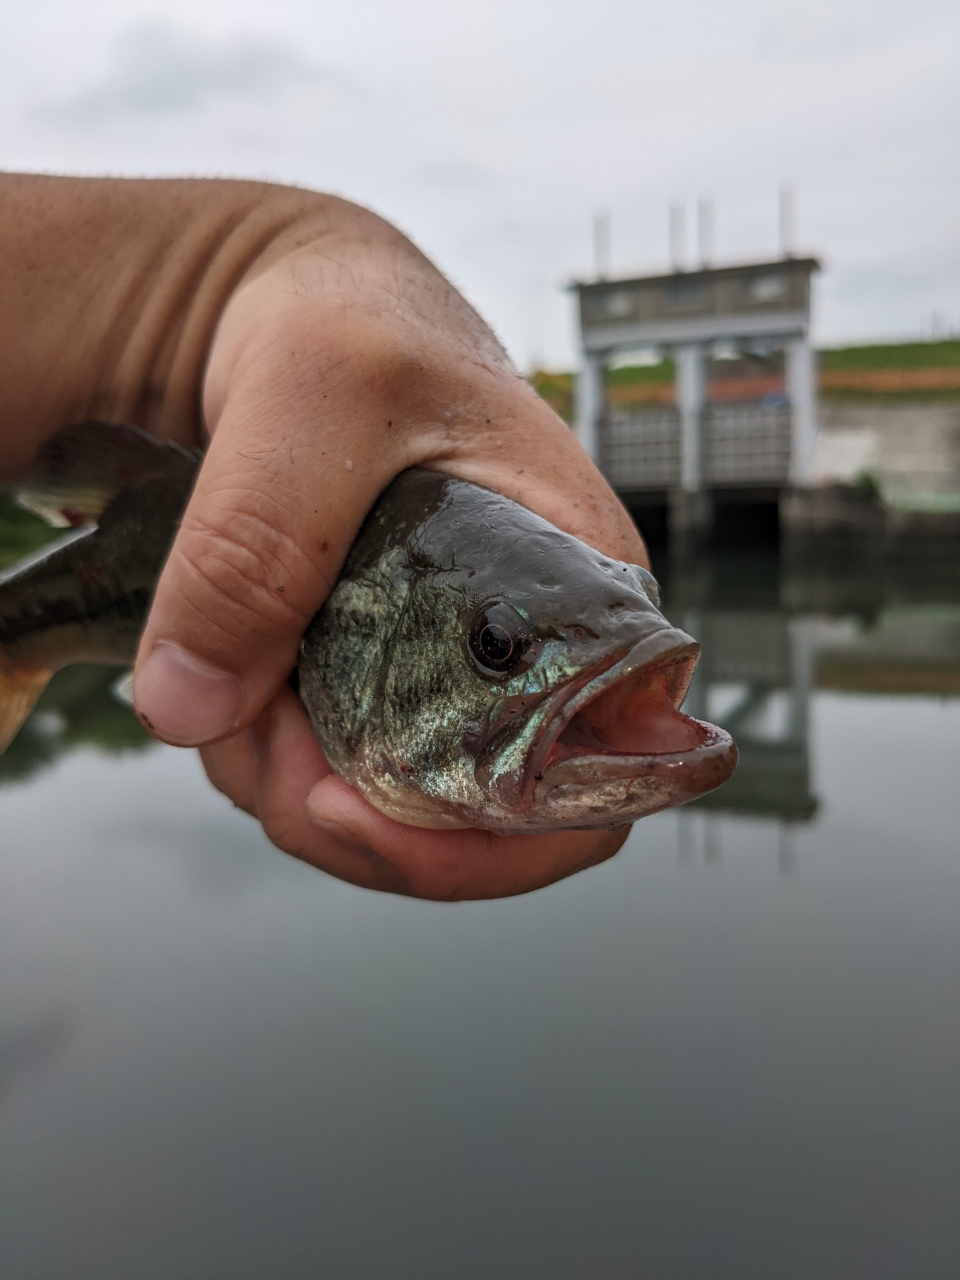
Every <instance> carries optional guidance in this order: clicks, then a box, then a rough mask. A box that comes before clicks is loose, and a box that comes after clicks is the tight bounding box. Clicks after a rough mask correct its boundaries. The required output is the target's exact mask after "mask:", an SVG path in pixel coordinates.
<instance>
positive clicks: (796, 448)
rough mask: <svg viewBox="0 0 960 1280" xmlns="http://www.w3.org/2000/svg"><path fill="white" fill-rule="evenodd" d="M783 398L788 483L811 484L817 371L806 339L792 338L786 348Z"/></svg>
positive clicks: (815, 419) (815, 422)
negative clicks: (786, 410)
mask: <svg viewBox="0 0 960 1280" xmlns="http://www.w3.org/2000/svg"><path fill="white" fill-rule="evenodd" d="M786 366H787V367H786V383H787V398H788V399H789V401H790V483H791V484H795V485H808V484H810V482H811V481H812V480H813V451H814V448H815V447H816V443H817V381H816V379H817V371H816V358H815V356H814V352H813V349H812V347H811V346H810V339H809V337H808V336H807V335H806V334H804V336H803V337H801V338H793V339H791V341H790V342H788V343H787V347H786Z"/></svg>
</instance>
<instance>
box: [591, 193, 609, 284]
mask: <svg viewBox="0 0 960 1280" xmlns="http://www.w3.org/2000/svg"><path fill="white" fill-rule="evenodd" d="M610 243H611V234H610V213H609V211H607V210H603V211H602V212H599V213H595V214H594V215H593V259H594V266H595V268H596V273H597V279H598V280H606V278H607V276H608V275H609V274H610V261H611V253H610Z"/></svg>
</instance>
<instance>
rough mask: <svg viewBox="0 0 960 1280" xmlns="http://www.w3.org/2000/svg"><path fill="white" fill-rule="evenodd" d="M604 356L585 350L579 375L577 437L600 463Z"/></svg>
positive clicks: (595, 460)
mask: <svg viewBox="0 0 960 1280" xmlns="http://www.w3.org/2000/svg"><path fill="white" fill-rule="evenodd" d="M603 364H604V360H603V356H602V355H601V354H597V353H596V352H592V351H585V352H584V355H583V364H582V365H581V367H580V373H579V375H578V377H577V388H576V390H577V413H576V424H577V439H578V440H579V441H580V443H581V445H582V446H583V448H584V449H585V450H586V451H587V453H588V454H589V455H590V457H591V458H592V459H593V460H594V462H596V463H597V464H598V465H599V463H600V419H601V417H602V414H603Z"/></svg>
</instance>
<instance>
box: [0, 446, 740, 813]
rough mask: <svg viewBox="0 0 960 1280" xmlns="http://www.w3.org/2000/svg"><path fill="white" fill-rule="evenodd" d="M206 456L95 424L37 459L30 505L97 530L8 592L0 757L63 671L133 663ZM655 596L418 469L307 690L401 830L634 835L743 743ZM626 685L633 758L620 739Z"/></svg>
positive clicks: (325, 616) (304, 648)
mask: <svg viewBox="0 0 960 1280" xmlns="http://www.w3.org/2000/svg"><path fill="white" fill-rule="evenodd" d="M198 462H199V457H198V455H196V454H190V453H188V452H187V451H185V450H182V449H180V448H178V447H177V446H175V445H170V444H166V443H163V442H159V441H157V440H155V439H154V438H153V437H150V436H147V435H146V434H145V433H143V432H140V431H138V430H137V429H136V428H129V427H114V426H109V425H104V424H99V423H87V424H80V425H78V426H76V427H72V428H68V429H66V430H65V431H63V432H61V433H60V434H59V435H58V436H57V437H55V438H54V440H53V441H51V442H50V444H49V445H48V446H46V448H45V450H44V451H43V452H42V453H41V455H40V457H39V458H38V462H37V469H36V474H35V476H34V477H33V479H32V481H31V483H30V484H29V485H28V487H27V489H26V490H25V491H24V493H23V495H22V498H23V502H24V505H27V506H29V507H31V509H33V510H37V511H40V512H42V513H43V514H45V515H47V516H48V517H52V518H53V519H56V520H58V521H59V522H60V523H73V524H78V523H82V522H84V521H88V522H90V521H96V525H95V526H93V525H92V524H91V526H90V527H88V528H85V529H82V530H80V531H79V532H77V533H75V534H73V535H69V536H68V539H67V540H65V541H64V542H62V543H61V544H58V545H57V546H55V547H53V548H52V549H50V550H48V551H47V552H45V553H42V554H41V555H40V556H39V557H36V558H33V559H32V560H30V561H28V562H26V563H24V564H22V565H21V566H18V567H17V568H15V569H14V570H13V571H11V572H10V573H8V574H7V575H5V577H4V578H3V579H2V580H0V750H2V749H3V748H4V747H5V746H6V745H7V742H9V741H10V739H11V738H12V736H13V735H14V734H15V733H16V731H17V729H18V728H19V725H20V724H21V723H22V721H23V719H25V717H26V715H27V714H28V713H29V710H30V707H31V706H32V705H33V703H34V702H35V700H36V697H38V696H39V693H40V692H41V691H42V689H43V687H44V685H45V684H46V682H47V680H48V679H49V678H50V675H51V673H52V672H53V671H54V670H56V669H58V668H59V667H61V666H66V665H70V664H72V663H75V662H94V661H95V662H117V663H123V664H129V663H131V662H132V661H133V659H134V656H135V654H136V649H137V644H138V641H139V636H140V634H141V631H142V627H143V624H144V621H145V618H146V614H147V610H148V608H149V603H150V600H151V598H152V594H153V590H154V587H155V584H156V580H157V578H158V576H159V573H160V571H161V569H162V567H163V563H164V561H165V559H166V556H167V553H168V551H169V547H170V545H171V543H172V541H173V538H174V536H175V534H176V530H177V528H178V526H179V521H180V518H181V514H182V511H183V509H184V507H185V505H186V502H187V500H188V498H189V494H190V492H191V489H192V486H193V483H194V479H195V474H196V469H197V466H198ZM656 597H657V588H656V584H655V582H654V579H653V578H652V575H650V574H649V573H648V572H647V571H646V570H644V569H641V568H639V567H638V566H635V565H626V564H623V563H621V562H619V561H615V560H612V559H610V558H609V557H607V556H604V555H602V554H601V553H600V552H597V551H594V550H593V549H591V548H589V547H587V546H586V545H585V544H584V543H582V542H580V541H579V540H578V539H576V538H573V537H571V536H570V535H568V534H564V533H562V532H561V531H560V530H558V529H557V528H555V527H554V526H552V525H550V524H549V523H547V522H546V521H545V520H543V519H541V518H540V517H539V516H536V515H535V514H534V513H533V512H531V511H529V510H527V509H526V508H524V507H522V506H520V505H519V504H517V503H515V502H512V501H511V500H510V499H508V498H505V497H503V496H502V495H499V494H496V493H493V492H491V491H489V490H487V489H483V488H481V487H480V486H477V485H474V484H470V483H468V482H466V481H463V480H458V479H454V478H452V477H449V476H444V475H442V474H440V473H437V472H431V471H424V470H411V471H408V472H404V473H403V474H402V475H401V476H399V477H398V478H397V479H396V480H395V481H394V482H393V483H392V484H391V485H390V486H389V487H388V489H387V490H386V491H385V493H384V494H383V495H381V498H380V499H379V500H378V502H377V504H376V505H375V507H374V509H373V511H372V512H371V513H370V515H369V516H368V518H367V520H366V522H365V524H364V526H363V528H362V530H361V532H360V534H359V536H358V538H357V540H356V542H355V544H354V547H353V548H352V550H351V552H350V554H349V556H348V559H347V562H346V564H345V566H344V569H343V572H342V573H341V576H340V578H339V580H338V582H337V584H336V586H335V588H334V590H333V592H332V593H331V596H330V598H329V599H328V601H327V603H326V604H325V605H324V607H323V608H322V609H321V610H320V612H319V613H318V614H317V615H316V617H315V618H314V619H313V621H312V622H311V624H310V626H309V627H308V628H307V631H306V633H305V636H304V639H303V642H302V645H301V655H300V661H299V665H298V672H299V684H300V693H301V697H302V699H303V701H304V705H305V706H306V708H307V711H308V712H309V714H310V717H311V719H312V721H313V724H314V726H315V728H316V731H317V734H318V737H319V739H320V742H321V744H322V746H323V748H324V751H325V752H326V754H327V756H328V758H329V760H330V762H331V764H332V765H333V767H334V768H335V769H336V771H337V772H338V773H340V774H341V775H342V776H343V777H344V778H346V779H347V781H349V782H351V783H352V784H353V785H355V786H356V787H357V788H358V789H359V790H360V791H361V792H362V793H363V794H364V795H365V796H366V797H367V798H368V800H370V801H371V803H373V804H374V805H375V806H376V807H378V808H380V809H381V810H382V811H383V812H385V813H387V814H388V815H389V816H391V817H394V818H398V819H400V820H401V821H405V822H408V823H412V824H413V825H418V826H428V827H442V826H449V827H458V826H461V827H462V826H479V827H484V828H487V829H490V830H495V831H501V832H515V831H544V830H552V829H557V828H563V827H580V828H584V827H594V828H595V827H610V826H619V825H623V824H625V823H628V822H631V821H633V820H634V819H635V818H637V817H640V816H642V815H643V814H645V813H649V812H653V811H654V810H656V809H660V808H665V807H667V806H668V805H671V804H678V803H684V802H685V801H686V800H689V799H692V798H693V797H694V796H696V795H698V794H702V793H703V792H704V791H707V790H710V789H712V788H713V787H715V786H718V785H719V784H720V783H721V782H723V781H724V780H725V779H726V777H727V776H729V773H730V772H731V771H732V769H733V766H734V763H735V760H736V749H735V747H734V746H733V744H732V742H731V740H730V738H729V736H728V735H726V734H724V733H723V731H721V730H717V729H715V728H714V727H713V726H709V725H705V724H702V723H701V722H698V721H693V720H689V719H688V718H686V717H683V716H682V715H680V714H679V713H678V712H677V711H675V710H674V708H678V707H679V704H680V702H681V701H682V698H683V695H684V692H685V689H686V685H687V683H688V682H689V678H690V676H691V674H692V670H693V665H694V663H695V661H696V656H697V654H698V652H699V650H698V648H697V646H696V644H695V642H693V641H692V640H691V639H690V637H689V636H686V635H684V633H682V632H680V631H677V630H676V629H675V628H673V627H672V626H671V625H670V624H669V623H668V622H667V620H666V619H665V618H664V617H663V615H662V614H661V613H660V612H659V610H658V609H657V607H656V605H655V603H654V599H655V598H656ZM478 628H480V630H479V631H478ZM508 633H509V634H508ZM478 636H479V637H480V638H479V640H478ZM511 636H512V638H511ZM484 637H486V638H485V639H484ZM491 637H492V640H491ZM514 640H516V641H517V644H516V646H514V647H512V648H511V647H510V646H512V645H513V641H514ZM507 641H509V644H508V645H507V647H508V649H509V651H510V654H511V657H510V658H509V661H508V663H507V665H506V666H503V665H500V666H498V665H497V664H498V663H500V661H501V656H502V653H501V650H502V646H503V645H504V644H506V643H507ZM478 644H479V645H480V647H481V649H483V652H482V653H480V650H478V648H477V645H478ZM491 644H492V645H493V648H492V650H489V652H488V649H489V646H490V645H491ZM483 646H487V648H484V647H483ZM498 646H500V648H498ZM491 653H493V655H494V656H493V658H491V656H490V654H491ZM478 654H479V657H478ZM517 655H519V658H518V657H517ZM491 661H492V662H493V663H494V667H495V668H496V669H491V668H490V666H489V663H490V662H491ZM621 690H624V698H623V699H622V701H623V702H624V706H625V707H626V709H627V710H628V711H630V713H631V715H633V721H630V717H629V716H627V720H628V721H629V724H628V728H627V730H626V738H627V742H628V746H629V749H626V748H624V749H621V747H619V746H617V744H616V742H614V744H613V746H611V745H610V744H609V743H608V742H607V740H606V739H605V738H604V732H605V729H604V726H607V727H609V725H610V724H615V723H616V722H617V718H618V715H619V703H620V701H621V699H620V691H621ZM651 691H653V692H651ZM654 694H655V695H656V697H655V698H654V702H653V703H650V705H649V706H648V705H647V703H645V702H644V699H645V698H647V699H648V702H649V697H653V695H654ZM648 695H649V697H648ZM611 697H612V698H613V702H612V703H611ZM631 699H633V702H632V703H631V701H630V700H631ZM637 706H639V707H640V711H639V712H638V711H637ZM598 707H599V708H601V711H602V714H599V713H597V712H596V710H594V713H593V719H592V720H591V708H594V709H596V708H598ZM631 708H632V710H631ZM644 708H646V711H645V710H644ZM651 708H652V711H651ZM647 711H650V712H651V714H652V716H653V720H654V721H656V719H657V716H659V718H660V721H665V722H669V723H668V724H667V730H668V732H667V738H666V744H667V745H666V747H663V746H658V747H657V748H656V750H653V749H652V748H651V750H650V751H649V752H647V748H645V747H643V745H642V744H643V742H644V741H646V738H645V737H644V732H645V731H644V727H643V718H644V715H646V714H647ZM581 712H582V714H581ZM611 715H612V719H611ZM584 716H586V719H584ZM638 719H639V723H634V721H638ZM594 721H596V724H594ZM597 725H599V726H600V728H599V730H598V729H597ZM578 726H579V727H578ZM616 732H617V733H620V734H621V737H622V736H623V732H624V731H622V730H616ZM598 734H599V736H598ZM571 735H572V736H571ZM637 735H639V737H637ZM671 735H672V736H671ZM691 735H692V736H691ZM614 736H615V737H616V733H615V735H614ZM646 737H647V738H649V734H647V735H646ZM634 739H636V741H637V742H640V744H641V745H640V747H637V746H636V744H635V743H634ZM671 742H672V743H673V744H674V746H673V747H671V746H670V743H671ZM630 744H633V745H630ZM674 747H675V748H676V749H674ZM667 748H669V749H667ZM638 752H639V754H638Z"/></svg>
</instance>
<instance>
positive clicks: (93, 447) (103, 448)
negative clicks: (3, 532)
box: [16, 422, 200, 529]
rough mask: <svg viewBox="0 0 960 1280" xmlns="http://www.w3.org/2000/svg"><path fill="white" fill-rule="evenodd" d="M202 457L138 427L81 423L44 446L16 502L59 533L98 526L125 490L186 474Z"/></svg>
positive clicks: (19, 491)
mask: <svg viewBox="0 0 960 1280" xmlns="http://www.w3.org/2000/svg"><path fill="white" fill-rule="evenodd" d="M199 458H200V453H199V451H198V452H196V453H191V452H190V450H188V449H183V448H181V447H180V445H178V444H173V443H172V442H171V441H169V440H159V439H157V437H156V436H152V435H149V434H148V433H147V432H146V431H141V430H140V428H139V427H129V426H120V425H116V424H114V423H109V422H79V423H77V424H76V425H75V426H72V427H65V428H64V430H63V431H60V432H58V433H57V435H55V436H54V437H53V439H52V440H48V441H47V443H46V444H45V445H44V446H43V448H42V449H41V450H40V452H39V453H38V454H37V457H36V460H35V462H34V466H33V471H32V472H31V475H30V477H29V479H28V480H27V481H26V483H25V484H23V485H22V486H20V487H19V488H18V490H17V494H16V501H17V505H18V506H21V507H23V508H24V509H25V510H27V511H32V512H33V513H34V515H38V516H40V517H42V519H44V520H46V521H47V523H48V524H52V525H53V526H54V528H58V529H66V528H69V527H73V528H78V527H79V526H81V525H85V524H96V523H97V521H98V520H99V519H100V516H101V515H102V514H103V512H104V511H105V510H106V508H107V507H108V506H109V505H110V503H111V502H112V501H113V499H114V498H115V497H116V496H117V494H118V493H119V492H120V491H121V490H122V489H126V488H129V487H130V486H132V485H136V484H138V483H139V482H140V481H142V480H147V479H149V478H150V477H152V476H159V475H164V474H166V473H167V472H171V471H172V472H176V473H178V474H182V472H183V470H184V467H185V466H196V464H197V462H198V461H199Z"/></svg>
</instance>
